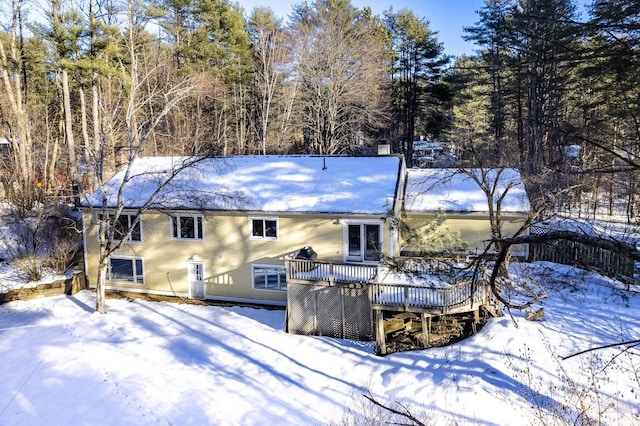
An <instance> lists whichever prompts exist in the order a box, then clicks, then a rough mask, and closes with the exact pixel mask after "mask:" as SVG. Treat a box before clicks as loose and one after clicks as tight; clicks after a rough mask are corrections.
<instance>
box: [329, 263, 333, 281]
mask: <svg viewBox="0 0 640 426" xmlns="http://www.w3.org/2000/svg"><path fill="white" fill-rule="evenodd" d="M329 285H330V286H333V285H334V282H333V263H330V264H329Z"/></svg>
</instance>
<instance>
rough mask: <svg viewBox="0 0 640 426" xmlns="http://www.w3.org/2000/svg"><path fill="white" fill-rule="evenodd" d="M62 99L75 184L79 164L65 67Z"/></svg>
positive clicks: (68, 149)
mask: <svg viewBox="0 0 640 426" xmlns="http://www.w3.org/2000/svg"><path fill="white" fill-rule="evenodd" d="M62 99H63V103H64V133H65V139H66V141H67V151H68V155H69V174H70V175H71V182H72V183H74V184H75V183H76V182H77V181H78V165H77V160H76V144H75V140H74V138H73V124H72V123H73V119H72V113H71V98H70V93H69V74H68V72H67V70H66V69H64V68H63V69H62Z"/></svg>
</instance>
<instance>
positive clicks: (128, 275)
mask: <svg viewBox="0 0 640 426" xmlns="http://www.w3.org/2000/svg"><path fill="white" fill-rule="evenodd" d="M107 281H111V282H119V283H123V282H126V283H131V284H138V285H144V267H143V262H142V258H141V257H129V256H111V257H110V258H109V265H107Z"/></svg>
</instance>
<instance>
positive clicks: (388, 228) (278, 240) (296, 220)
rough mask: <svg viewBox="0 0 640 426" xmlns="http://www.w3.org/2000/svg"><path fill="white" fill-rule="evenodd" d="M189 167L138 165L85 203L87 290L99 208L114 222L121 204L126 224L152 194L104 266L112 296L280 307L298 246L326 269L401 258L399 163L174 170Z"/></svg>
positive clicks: (237, 161) (310, 162)
mask: <svg viewBox="0 0 640 426" xmlns="http://www.w3.org/2000/svg"><path fill="white" fill-rule="evenodd" d="M187 160H188V159H186V158H176V157H160V158H157V157H154V158H138V159H136V160H134V162H133V163H131V167H130V170H129V174H128V175H127V170H122V171H120V172H119V173H117V174H116V175H115V176H114V177H113V178H112V179H110V180H109V181H108V182H107V184H106V191H105V192H106V193H107V194H105V196H104V197H103V194H102V193H101V192H100V191H97V192H95V193H94V194H92V195H91V196H89V197H88V198H87V199H86V200H85V201H84V202H83V203H82V206H81V209H82V211H83V218H84V238H85V267H86V274H87V280H88V283H89V285H90V286H95V285H96V278H97V265H98V254H99V240H98V235H97V232H98V230H97V229H98V226H97V222H98V218H99V217H100V215H101V214H105V209H104V208H103V204H104V202H103V200H106V207H107V208H108V211H107V214H109V212H110V211H115V210H116V209H117V208H118V206H119V205H122V206H124V210H123V212H124V213H123V215H122V216H121V217H120V223H122V225H123V227H127V226H128V225H129V224H131V223H133V222H132V221H133V220H134V218H135V217H136V214H137V213H138V211H140V209H141V208H142V207H143V206H145V204H148V201H149V200H150V199H151V197H153V202H152V203H151V204H150V205H149V207H148V208H147V207H145V208H144V209H143V211H142V214H141V220H140V223H139V225H136V227H135V228H134V230H133V232H132V234H131V237H130V238H129V240H128V241H127V242H126V244H124V245H123V246H122V248H121V249H119V250H118V251H117V252H116V253H115V254H113V255H112V256H111V257H110V259H109V262H108V270H107V284H108V286H107V288H108V289H112V290H121V291H132V292H140V293H150V294H161V295H177V296H183V297H193V298H201V299H213V300H222V301H234V302H259V303H272V304H282V305H284V304H285V303H286V300H287V292H286V289H287V286H286V282H285V277H286V274H285V272H286V271H285V262H286V260H288V259H291V258H293V257H295V256H296V255H297V254H298V253H299V251H300V249H301V248H303V247H307V246H310V247H311V248H312V249H313V252H314V253H315V254H316V255H317V259H318V260H319V261H320V260H322V261H327V262H336V263H349V264H361V265H376V264H377V263H378V262H379V259H380V257H381V255H382V254H385V255H397V254H398V252H399V245H398V241H399V236H398V233H397V230H396V229H395V228H394V223H395V221H394V220H392V219H393V218H394V217H397V216H398V215H399V214H400V209H401V205H400V202H399V200H402V192H403V190H404V184H405V176H406V171H405V168H404V161H403V159H402V157H399V156H392V155H389V156H371V157H346V156H310V155H307V156H238V157H224V158H222V157H220V158H205V159H201V160H200V161H198V162H197V163H195V164H193V165H191V166H190V167H188V168H184V169H182V170H180V171H179V172H177V174H176V171H177V170H179V169H180V168H181V165H182V164H184V162H185V161H187ZM170 177H171V179H172V180H171V183H170V184H169V185H166V186H165V187H164V188H162V189H161V190H160V191H158V188H160V186H161V183H162V182H165V181H166V180H167V179H168V178H170ZM123 182H124V183H123ZM120 188H122V189H123V190H122V191H121V193H122V196H121V201H120V202H119V201H118V193H119V189H120ZM152 194H153V195H152ZM116 232H117V229H116Z"/></svg>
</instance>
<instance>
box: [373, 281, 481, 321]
mask: <svg viewBox="0 0 640 426" xmlns="http://www.w3.org/2000/svg"><path fill="white" fill-rule="evenodd" d="M488 293H489V292H488V288H487V285H486V282H485V281H477V282H475V283H474V282H473V281H471V280H469V281H463V282H459V283H457V284H453V285H451V286H448V287H429V286H423V285H407V284H382V283H371V284H369V297H370V300H371V304H372V305H374V306H378V307H383V308H384V307H388V308H403V310H405V311H410V310H412V309H437V310H440V311H441V312H442V313H447V312H449V311H451V310H454V309H456V308H459V307H462V306H467V305H471V304H474V305H486V304H487V303H488V302H489V300H488V297H489V294H488Z"/></svg>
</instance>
